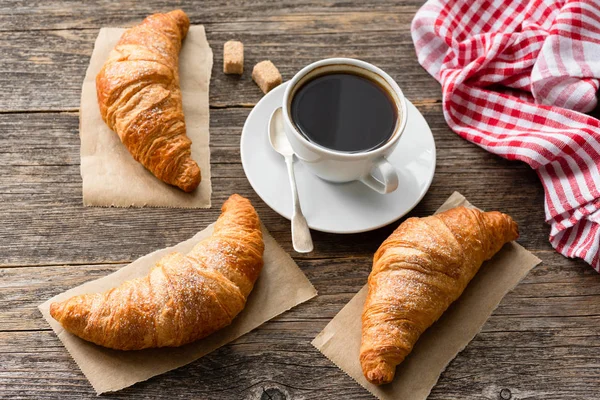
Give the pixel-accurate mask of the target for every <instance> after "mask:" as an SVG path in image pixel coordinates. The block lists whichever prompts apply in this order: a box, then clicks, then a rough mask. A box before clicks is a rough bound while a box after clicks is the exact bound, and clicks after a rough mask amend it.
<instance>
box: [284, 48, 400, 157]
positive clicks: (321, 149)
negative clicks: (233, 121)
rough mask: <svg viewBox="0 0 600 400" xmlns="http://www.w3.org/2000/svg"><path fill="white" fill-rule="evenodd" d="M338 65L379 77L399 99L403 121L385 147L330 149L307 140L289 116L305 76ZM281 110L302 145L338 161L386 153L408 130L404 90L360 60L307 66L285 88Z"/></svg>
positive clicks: (389, 77)
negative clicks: (294, 93) (354, 150)
mask: <svg viewBox="0 0 600 400" xmlns="http://www.w3.org/2000/svg"><path fill="white" fill-rule="evenodd" d="M336 64H340V65H352V66H355V67H359V68H362V69H365V70H367V71H370V72H372V73H375V74H377V75H379V76H380V77H381V78H383V79H384V80H385V81H386V82H387V84H388V85H389V86H390V88H391V89H392V90H393V91H394V92H395V94H396V96H397V97H398V102H399V103H400V104H399V108H400V110H399V111H400V112H401V115H402V120H401V121H400V123H399V124H398V126H397V128H396V131H395V132H394V135H393V137H392V138H391V139H390V140H388V141H387V143H385V144H384V145H383V146H381V147H377V148H375V149H372V150H368V151H363V152H357V153H349V152H343V151H336V150H332V149H328V148H326V147H323V146H320V145H317V144H315V143H312V142H311V141H309V140H308V139H306V138H305V137H304V135H302V134H301V133H300V132H298V129H297V128H296V126H295V124H294V123H293V122H292V119H291V116H290V115H289V112H288V106H287V104H288V99H289V96H290V94H291V93H292V90H293V89H294V87H295V86H296V84H297V83H298V81H300V80H301V79H302V78H303V77H304V76H305V75H307V74H308V73H309V72H311V71H312V70H314V69H317V68H319V67H323V66H326V65H336ZM281 108H282V111H283V119H284V121H285V122H286V123H287V124H288V126H290V127H291V132H292V134H293V135H295V136H296V138H297V139H298V140H300V141H301V142H302V143H304V145H305V146H307V147H309V148H310V149H312V150H314V151H319V152H322V153H325V154H327V155H328V156H329V157H332V158H337V159H345V160H350V159H358V158H364V157H368V156H372V155H374V154H375V155H376V154H380V153H384V152H385V151H386V150H388V149H390V148H393V146H395V145H396V144H397V143H398V140H400V137H401V136H402V134H403V133H404V129H405V128H406V122H407V119H408V114H407V106H406V99H405V97H404V93H402V89H400V86H398V84H397V83H396V81H395V80H394V79H393V78H392V77H391V76H390V75H389V74H388V73H387V72H385V71H384V70H382V69H381V68H379V67H376V66H375V65H373V64H370V63H368V62H366V61H362V60H358V59H355V58H343V57H336V58H326V59H323V60H319V61H315V62H313V63H311V64H309V65H307V66H305V67H304V68H302V69H301V70H300V71H298V72H297V73H296V75H294V77H293V78H292V79H290V81H289V83H288V85H287V87H286V88H285V92H284V95H283V104H282V107H281Z"/></svg>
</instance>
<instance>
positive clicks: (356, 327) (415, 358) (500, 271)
mask: <svg viewBox="0 0 600 400" xmlns="http://www.w3.org/2000/svg"><path fill="white" fill-rule="evenodd" d="M460 205H464V206H467V207H472V205H471V204H470V203H469V202H468V201H467V200H466V199H465V198H464V197H463V196H462V195H461V194H459V193H456V192H455V193H454V194H452V196H450V198H449V199H448V200H447V201H446V202H445V203H444V204H443V205H442V206H441V207H440V208H439V209H438V210H437V212H441V211H445V210H447V209H450V208H453V207H456V206H460ZM540 262H541V260H540V259H538V258H537V257H536V256H534V255H533V254H531V253H530V252H529V251H527V250H525V249H524V248H523V247H521V246H520V245H519V244H517V243H515V242H512V243H508V244H507V245H505V246H504V247H503V248H502V250H500V252H498V253H497V254H496V255H495V256H494V258H492V259H491V260H489V261H487V262H486V263H485V264H484V265H483V266H482V267H481V269H480V270H479V272H478V273H477V275H476V276H475V278H474V279H473V280H472V281H471V282H470V283H469V285H468V286H467V289H466V290H465V291H464V292H463V294H462V296H461V297H460V298H459V299H458V300H457V301H456V302H454V303H453V304H452V305H451V306H450V308H449V309H448V310H447V311H446V312H445V313H444V315H443V316H442V318H440V319H439V320H438V321H437V322H436V323H435V324H434V325H432V326H431V327H430V328H429V329H428V330H427V331H425V333H424V334H423V335H422V336H421V337H420V338H419V341H418V342H417V344H416V345H415V347H414V349H413V351H412V352H411V354H410V355H409V356H408V357H407V358H406V360H404V362H403V363H402V364H400V365H399V366H398V368H397V370H396V377H395V379H394V381H393V382H392V383H390V384H388V385H383V386H376V385H373V384H371V383H369V382H368V381H367V380H366V379H365V377H364V375H363V373H362V369H361V367H360V362H359V349H360V340H361V315H362V311H363V305H364V303H365V299H366V298H367V286H366V285H365V286H364V287H363V288H362V289H361V290H360V291H359V292H358V293H357V294H356V295H355V296H354V297H353V298H352V300H350V302H349V303H348V304H346V306H344V308H343V309H342V310H341V311H340V312H339V313H338V314H337V315H336V316H335V317H334V318H333V319H332V320H331V322H330V323H329V324H328V325H327V326H326V327H325V329H323V331H322V332H321V333H319V335H318V336H317V337H316V338H315V339H314V340H313V342H312V344H313V345H314V346H315V347H316V348H317V349H319V350H320V351H321V352H322V353H323V354H324V355H325V356H326V357H327V358H329V359H330V360H331V361H333V362H334V363H335V364H336V365H337V366H338V367H339V368H341V369H342V370H343V371H344V372H346V373H347V374H348V375H350V376H351V377H352V378H353V379H354V380H356V381H357V382H358V383H359V384H361V385H362V386H364V387H365V388H366V389H367V390H368V391H369V392H371V393H372V394H373V395H374V396H376V397H377V398H379V399H382V400H391V399H399V400H422V399H426V398H427V396H428V395H429V392H430V391H431V389H432V388H433V386H435V384H436V382H437V380H438V378H439V376H440V374H441V373H442V372H443V371H444V369H445V368H446V366H447V365H448V363H449V362H450V361H452V360H453V359H454V357H456V355H457V354H458V353H459V352H460V351H461V350H462V349H464V348H465V347H466V346H467V344H469V342H470V341H471V340H472V339H473V338H474V337H475V335H476V334H477V333H478V332H479V331H480V330H481V328H482V327H483V324H484V323H485V321H486V320H487V319H488V317H489V316H490V315H491V314H492V312H493V311H494V309H495V308H496V307H497V306H498V304H499V303H500V301H501V300H502V298H503V297H504V296H505V295H506V293H508V292H509V291H510V290H511V289H513V288H514V287H515V286H516V285H517V283H519V281H521V279H523V277H525V275H527V273H528V272H529V271H530V270H531V269H532V268H533V267H534V266H536V265H537V264H539V263H540Z"/></svg>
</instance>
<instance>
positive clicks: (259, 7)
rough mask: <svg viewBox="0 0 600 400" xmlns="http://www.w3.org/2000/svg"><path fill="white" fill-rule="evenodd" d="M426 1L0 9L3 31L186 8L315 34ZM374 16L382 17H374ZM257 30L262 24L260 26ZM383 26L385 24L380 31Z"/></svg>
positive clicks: (214, 0)
mask: <svg viewBox="0 0 600 400" xmlns="http://www.w3.org/2000/svg"><path fill="white" fill-rule="evenodd" d="M422 3H423V2H422V1H421V0H403V1H402V2H398V1H393V0H370V1H361V2H331V1H326V0H321V1H318V0H308V1H307V0H300V1H299V0H293V1H292V0H284V1H278V2H277V6H274V4H273V2H272V1H269V0H256V1H240V0H238V1H229V2H223V1H221V0H205V1H202V2H201V3H198V4H193V3H190V2H186V3H181V2H175V3H173V2H169V3H167V2H165V1H163V0H149V1H144V2H138V1H131V0H126V1H120V2H119V4H118V6H117V5H116V4H114V3H107V2H103V1H99V0H92V1H86V2H85V3H77V2H72V1H64V0H62V1H61V0H59V1H52V2H47V1H44V0H35V1H24V0H16V1H11V2H10V3H8V4H5V5H4V6H2V5H0V31H19V30H48V29H78V30H80V29H90V28H99V27H101V26H120V25H123V26H129V25H132V24H135V23H138V22H139V21H140V20H142V19H143V18H145V17H146V16H147V15H149V14H152V13H155V12H166V11H169V10H172V9H174V8H177V7H181V8H183V10H184V11H185V12H186V13H187V14H188V16H189V17H190V20H191V21H192V23H201V24H207V25H212V24H217V25H224V26H225V28H226V29H227V31H228V32H231V31H244V30H246V29H245V25H244V24H247V23H254V24H256V23H259V22H260V23H261V30H268V29H270V26H271V25H273V24H279V23H281V21H290V20H291V21H294V20H308V21H309V22H310V23H311V25H308V27H311V28H312V29H324V28H327V27H328V26H327V25H326V24H324V23H322V22H321V20H322V19H325V18H327V17H330V16H335V15H340V14H342V15H348V16H354V17H353V18H355V19H356V18H357V19H359V20H360V23H358V24H357V23H355V22H356V20H355V19H353V18H352V17H347V23H346V24H345V25H342V26H339V27H337V26H336V27H335V29H336V30H340V29H341V30H353V31H358V30H363V29H365V27H364V26H365V25H366V26H367V27H371V26H372V27H376V26H377V24H375V22H383V21H385V20H386V19H389V18H397V16H399V15H403V16H404V17H405V18H409V19H410V18H412V16H413V15H414V13H415V11H416V9H417V8H418V7H420V6H421V5H422ZM370 13H374V14H375V15H376V17H374V18H369V16H370V15H371V14H370ZM255 26H256V25H255ZM287 26H288V27H289V29H291V28H296V29H307V25H306V24H305V23H301V24H300V25H299V26H296V25H294V24H288V25H287ZM381 26H382V25H380V28H379V29H382V28H381Z"/></svg>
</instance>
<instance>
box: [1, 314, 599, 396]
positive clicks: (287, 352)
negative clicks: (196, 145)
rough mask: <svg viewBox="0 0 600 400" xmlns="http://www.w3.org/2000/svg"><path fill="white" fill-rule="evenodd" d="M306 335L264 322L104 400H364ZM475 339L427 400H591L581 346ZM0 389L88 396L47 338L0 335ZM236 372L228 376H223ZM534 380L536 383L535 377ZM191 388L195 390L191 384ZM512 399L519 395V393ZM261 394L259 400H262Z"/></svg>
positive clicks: (592, 364) (592, 373) (589, 364)
mask: <svg viewBox="0 0 600 400" xmlns="http://www.w3.org/2000/svg"><path fill="white" fill-rule="evenodd" d="M311 336H312V332H311V331H310V330H306V329H304V327H302V329H298V327H297V326H294V325H293V324H287V323H284V324H281V323H267V324H265V325H263V326H262V327H260V328H258V329H257V330H255V331H253V332H251V333H249V334H248V335H245V336H244V337H242V338H240V339H239V340H237V341H235V342H233V343H232V344H229V345H227V346H224V347H222V348H221V349H219V350H217V351H215V352H214V353H212V354H209V355H207V356H205V357H203V358H202V359H200V360H197V361H195V362H193V363H191V364H189V365H187V366H184V367H182V368H179V369H177V370H175V371H171V372H168V373H166V374H163V375H160V376H158V377H154V378H151V379H150V380H148V381H147V382H142V383H138V384H136V385H134V386H133V387H130V388H127V389H125V390H123V391H120V392H118V393H115V394H109V395H103V397H106V398H111V399H112V398H115V399H120V398H130V397H132V396H144V397H148V398H159V397H160V398H162V397H165V393H168V395H169V398H176V397H184V398H203V399H223V398H227V399H228V398H248V399H259V398H261V396H262V393H263V391H264V390H267V389H276V390H277V391H280V392H282V393H283V394H284V396H285V397H282V398H289V399H293V398H319V399H339V398H352V399H371V398H372V397H371V395H370V394H369V393H368V392H367V391H365V390H364V389H363V388H362V387H360V386H359V385H358V384H357V383H355V382H354V381H353V380H352V379H351V378H349V377H348V376H347V375H346V374H344V373H343V372H342V371H340V370H339V369H337V368H336V367H335V366H334V365H332V364H331V363H330V362H329V361H328V360H327V359H326V358H325V357H323V356H322V355H320V353H318V352H317V350H316V349H314V348H313V347H312V346H311V345H310V344H309V343H310V339H311ZM482 337H485V334H483V333H482V334H480V335H478V337H477V338H476V339H475V340H474V341H473V342H472V343H471V345H469V346H468V347H467V348H466V349H465V350H464V351H463V352H462V353H460V354H459V355H458V357H457V358H456V359H455V360H454V361H453V362H452V363H451V364H450V365H449V366H448V368H447V369H446V370H445V371H444V373H443V374H442V376H441V378H440V380H439V382H438V384H437V385H436V387H435V388H434V390H433V392H432V395H431V397H430V399H465V398H468V399H472V398H473V399H494V400H495V399H499V398H500V397H499V393H500V391H501V390H510V392H511V393H512V394H513V396H514V397H513V398H521V399H524V398H544V399H556V400H558V399H596V398H598V396H599V395H600V389H599V388H598V386H597V385H595V383H594V382H597V380H598V378H599V372H598V371H599V369H598V364H597V361H594V359H593V358H590V350H589V348H585V347H570V348H565V347H560V346H556V347H552V346H544V347H540V348H531V347H529V348H528V347H520V348H515V347H512V346H507V345H506V341H504V340H500V341H498V342H497V343H496V344H497V345H498V346H497V347H490V346H486V348H479V347H477V346H476V345H477V343H478V342H479V341H480V340H481V338H482ZM0 343H2V344H3V345H2V347H1V348H0V358H1V360H2V366H3V373H0V390H2V393H3V395H5V396H7V397H11V396H12V398H14V397H17V396H28V397H35V398H61V399H62V398H65V399H67V398H81V397H83V396H85V397H88V396H89V397H92V396H93V391H92V388H91V387H90V385H89V384H88V383H87V381H86V380H85V377H84V376H83V375H82V374H81V372H80V371H79V370H78V369H77V367H76V365H75V363H74V362H73V361H72V360H71V359H70V357H69V355H68V354H67V352H66V351H65V350H64V348H62V346H61V345H60V342H59V341H58V339H56V337H55V336H54V335H53V333H51V332H19V333H15V332H4V333H0ZM231 376H235V379H224V377H231ZM533 377H535V379H533ZM191 382H193V384H190V383H191ZM519 395H521V396H523V397H520V396H519ZM262 398H265V397H262Z"/></svg>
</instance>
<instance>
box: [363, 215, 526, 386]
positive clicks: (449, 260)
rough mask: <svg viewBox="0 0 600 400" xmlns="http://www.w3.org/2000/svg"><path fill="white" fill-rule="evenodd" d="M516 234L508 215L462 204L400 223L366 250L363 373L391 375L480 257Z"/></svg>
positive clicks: (376, 379)
mask: <svg viewBox="0 0 600 400" xmlns="http://www.w3.org/2000/svg"><path fill="white" fill-rule="evenodd" d="M518 236H519V234H518V229H517V224H516V223H515V222H514V221H513V220H512V218H511V217H509V216H508V215H505V214H502V213H499V212H496V211H494V212H482V211H479V210H476V209H468V208H465V207H457V208H453V209H451V210H448V211H446V212H443V213H440V214H437V215H434V216H430V217H426V218H409V219H407V220H406V221H405V222H404V223H402V224H401V225H400V226H399V227H398V228H397V229H396V230H395V231H394V232H393V233H392V234H391V235H390V237H388V238H387V239H386V240H385V241H384V242H383V244H382V245H381V246H380V247H379V249H378V250H377V252H376V253H375V256H374V258H373V269H372V271H371V274H370V275H369V292H368V295H367V300H366V302H365V306H364V311H363V315H362V343H361V347H360V363H361V366H362V370H363V374H364V375H365V378H367V380H368V381H369V382H371V383H373V384H376V385H380V384H384V383H389V382H391V381H392V379H393V378H394V374H395V372H396V366H397V365H398V364H400V363H401V362H402V361H403V360H404V358H405V357H406V356H407V355H408V354H409V353H410V352H411V350H412V348H413V346H414V345H415V343H416V341H417V339H418V338H419V336H420V335H421V334H422V333H423V332H424V331H425V330H426V329H427V328H428V327H429V326H431V325H432V324H433V323H434V322H435V321H436V320H437V319H438V318H440V316H441V315H442V314H443V313H444V311H446V309H447V308H448V306H450V304H451V303H452V302H453V301H455V300H456V299H457V298H458V297H459V296H460V295H461V294H462V292H463V290H464V289H465V287H466V286H467V284H468V283H469V281H470V280H471V279H472V278H473V277H474V276H475V274H476V273H477V271H478V270H479V267H480V266H481V264H482V263H483V262H484V261H485V260H488V259H490V258H492V256H493V255H494V254H496V252H498V251H499V250H500V248H502V246H503V245H504V244H505V243H507V242H510V241H512V240H515V239H516V238H517V237H518Z"/></svg>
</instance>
